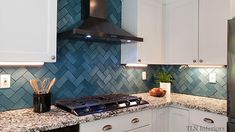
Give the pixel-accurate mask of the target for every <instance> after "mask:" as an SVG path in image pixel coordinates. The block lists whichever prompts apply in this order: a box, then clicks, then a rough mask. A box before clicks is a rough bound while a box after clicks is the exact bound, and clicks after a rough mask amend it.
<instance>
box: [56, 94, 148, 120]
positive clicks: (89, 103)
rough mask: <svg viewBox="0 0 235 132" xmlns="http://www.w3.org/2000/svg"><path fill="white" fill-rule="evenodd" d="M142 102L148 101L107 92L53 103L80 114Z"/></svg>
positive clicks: (130, 105) (125, 106) (135, 104)
mask: <svg viewBox="0 0 235 132" xmlns="http://www.w3.org/2000/svg"><path fill="white" fill-rule="evenodd" d="M143 104H148V102H147V101H145V100H142V98H140V97H137V96H130V95H126V94H109V95H102V96H89V97H81V98H77V99H73V100H59V101H56V104H55V105H56V106H57V107H59V108H61V109H63V110H66V111H68V112H71V113H73V114H75V115H78V116H82V115H88V114H93V113H99V112H105V111H111V110H117V109H121V108H127V107H132V106H137V105H143Z"/></svg>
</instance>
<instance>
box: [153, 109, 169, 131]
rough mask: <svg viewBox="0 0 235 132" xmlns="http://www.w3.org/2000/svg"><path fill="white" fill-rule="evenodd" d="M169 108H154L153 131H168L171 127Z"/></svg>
mask: <svg viewBox="0 0 235 132" xmlns="http://www.w3.org/2000/svg"><path fill="white" fill-rule="evenodd" d="M168 122H169V110H168V108H161V109H156V110H153V125H152V128H153V131H152V132H168V128H169V123H168Z"/></svg>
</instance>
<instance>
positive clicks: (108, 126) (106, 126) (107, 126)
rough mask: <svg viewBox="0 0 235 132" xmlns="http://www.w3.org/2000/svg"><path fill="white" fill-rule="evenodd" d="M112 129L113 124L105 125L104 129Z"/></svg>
mask: <svg viewBox="0 0 235 132" xmlns="http://www.w3.org/2000/svg"><path fill="white" fill-rule="evenodd" d="M111 129H112V126H111V125H105V126H104V127H103V131H108V130H111Z"/></svg>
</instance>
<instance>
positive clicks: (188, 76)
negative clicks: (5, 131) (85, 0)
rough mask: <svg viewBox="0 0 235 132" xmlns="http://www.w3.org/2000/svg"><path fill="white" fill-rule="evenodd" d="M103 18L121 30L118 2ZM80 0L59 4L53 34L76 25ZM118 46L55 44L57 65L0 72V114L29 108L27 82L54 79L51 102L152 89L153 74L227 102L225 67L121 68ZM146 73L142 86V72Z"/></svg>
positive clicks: (114, 1)
mask: <svg viewBox="0 0 235 132" xmlns="http://www.w3.org/2000/svg"><path fill="white" fill-rule="evenodd" d="M108 2H109V3H108V5H109V6H108V7H109V13H108V14H109V16H108V19H109V20H110V21H112V22H113V23H115V24H117V25H119V26H120V25H121V24H120V23H121V1H120V0H110V1H108ZM80 6H81V5H80V0H58V31H59V32H60V31H64V30H67V29H71V28H73V27H75V26H76V25H78V24H80V23H81V12H80V10H81V7H80ZM120 54H121V46H120V45H110V44H109V43H87V42H84V41H78V40H71V39H70V40H60V41H58V56H57V62H56V63H53V64H45V65H44V66H42V67H1V68H0V73H1V74H11V88H10V89H0V111H6V110H11V109H20V108H26V107H31V106H32V94H33V90H32V88H31V86H30V84H29V82H28V81H29V80H30V79H32V78H44V77H51V78H53V77H56V78H57V82H56V84H55V86H54V87H53V89H52V100H53V102H54V101H55V100H57V99H68V98H75V97H80V96H88V95H99V94H107V93H139V92H146V91H148V90H149V89H150V88H152V87H153V74H154V73H157V72H158V71H160V70H165V71H167V72H170V73H172V74H173V76H174V79H175V81H174V83H173V88H172V91H174V92H177V93H187V94H194V95H201V96H208V97H214V98H221V99H226V69H225V68H213V69H204V68H182V69H180V68H179V66H149V67H148V68H126V67H125V66H122V65H120V57H121V55H120ZM142 71H147V81H142V80H141V72H142ZM210 72H216V73H217V80H218V83H216V84H209V83H208V73H210Z"/></svg>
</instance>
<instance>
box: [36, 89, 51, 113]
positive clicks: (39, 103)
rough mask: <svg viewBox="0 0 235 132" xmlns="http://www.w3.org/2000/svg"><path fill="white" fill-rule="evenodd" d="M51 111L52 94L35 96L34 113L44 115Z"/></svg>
mask: <svg viewBox="0 0 235 132" xmlns="http://www.w3.org/2000/svg"><path fill="white" fill-rule="evenodd" d="M50 110H51V93H48V94H33V111H34V112H36V113H44V112H48V111H50Z"/></svg>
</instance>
